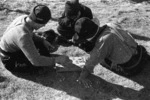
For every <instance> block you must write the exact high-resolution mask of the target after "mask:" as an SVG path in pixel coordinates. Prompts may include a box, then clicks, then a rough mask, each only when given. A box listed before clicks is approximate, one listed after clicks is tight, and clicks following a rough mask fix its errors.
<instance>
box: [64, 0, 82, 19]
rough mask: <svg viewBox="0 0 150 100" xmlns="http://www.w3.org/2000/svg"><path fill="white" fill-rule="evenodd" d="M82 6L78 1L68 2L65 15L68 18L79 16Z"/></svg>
mask: <svg viewBox="0 0 150 100" xmlns="http://www.w3.org/2000/svg"><path fill="white" fill-rule="evenodd" d="M79 10H80V4H79V1H78V0H71V1H67V2H66V4H65V15H66V16H67V17H73V16H78V12H79Z"/></svg>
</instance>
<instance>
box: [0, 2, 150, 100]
mask: <svg viewBox="0 0 150 100" xmlns="http://www.w3.org/2000/svg"><path fill="white" fill-rule="evenodd" d="M65 1H66V0H1V1H0V27H1V28H0V31H1V34H0V35H2V34H3V32H4V30H5V29H6V27H7V26H8V24H9V23H10V22H11V21H12V20H13V19H14V18H15V17H16V16H19V15H22V14H24V13H25V12H28V11H29V10H30V9H31V8H32V7H33V6H34V5H35V4H37V3H43V4H47V5H48V6H49V7H50V9H51V10H52V16H53V17H59V16H60V14H61V13H62V11H63V8H64V3H65ZM81 3H82V4H85V5H87V6H88V7H90V8H91V9H92V12H93V14H95V16H97V18H99V19H100V26H102V25H104V24H105V23H108V22H116V21H117V22H119V23H120V24H121V25H122V26H123V27H124V28H125V29H126V30H129V31H130V32H132V33H133V34H135V38H136V41H137V42H138V43H139V44H141V45H143V46H145V48H146V49H147V51H148V52H150V44H149V43H150V42H149V41H150V3H149V2H148V0H81ZM6 8H7V9H6ZM57 25H58V24H57V22H53V21H50V22H49V23H48V24H47V25H46V26H45V27H44V28H42V29H41V30H46V29H50V28H51V29H54V30H56V27H57ZM137 35H138V36H137ZM56 53H59V54H65V55H68V56H71V57H72V59H73V61H74V62H76V63H77V64H78V65H82V64H84V62H85V57H87V56H88V54H86V53H85V52H83V51H82V50H80V49H78V48H76V47H60V48H59V50H58V51H57V52H56ZM149 66H150V63H148V64H146V65H143V67H145V69H144V70H143V71H142V72H141V73H140V74H138V75H137V76H134V77H131V78H125V77H122V76H119V75H117V74H115V73H113V72H111V71H109V70H107V69H105V68H103V67H102V66H101V65H99V64H98V65H97V66H96V67H95V72H94V74H92V75H90V76H89V79H90V80H91V81H92V84H93V85H92V87H91V88H85V87H84V86H83V85H80V84H78V83H77V82H76V79H77V78H78V77H79V72H64V73H56V72H54V71H50V70H48V73H43V74H31V73H30V74H29V73H12V72H9V71H7V70H6V69H5V68H4V66H3V65H2V64H1V67H0V100H150V85H149V84H150V67H149Z"/></svg>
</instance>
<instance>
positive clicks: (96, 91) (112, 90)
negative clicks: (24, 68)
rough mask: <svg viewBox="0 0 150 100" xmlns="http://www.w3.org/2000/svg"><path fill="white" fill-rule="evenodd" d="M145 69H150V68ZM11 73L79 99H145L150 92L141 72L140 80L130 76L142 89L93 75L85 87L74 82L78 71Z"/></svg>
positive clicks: (148, 82) (147, 82)
mask: <svg viewBox="0 0 150 100" xmlns="http://www.w3.org/2000/svg"><path fill="white" fill-rule="evenodd" d="M146 70H148V71H150V68H148V69H146ZM144 73H145V72H144ZM13 74H14V75H15V76H17V77H20V78H24V79H27V80H30V81H33V82H36V83H39V84H42V85H44V86H46V87H51V88H54V89H57V90H61V91H64V92H66V93H67V94H68V95H71V96H74V97H77V98H80V99H81V100H100V98H102V97H101V96H102V95H103V94H105V95H107V96H105V98H106V99H107V100H112V99H113V98H121V99H124V100H133V99H138V100H147V99H145V98H149V97H148V93H150V90H149V84H150V81H147V80H146V79H145V78H144V77H145V75H144V74H143V73H142V74H141V75H139V77H140V78H142V79H141V80H139V79H138V76H137V77H135V78H134V77H133V78H131V79H132V80H134V81H136V82H138V83H139V84H141V85H143V86H144V89H143V90H141V91H137V90H134V89H131V88H127V87H123V86H121V85H116V84H112V83H110V82H107V81H106V80H103V79H101V78H100V77H98V76H95V75H90V76H89V79H90V80H91V81H92V87H91V88H88V89H87V88H85V87H84V86H83V85H80V84H78V83H77V82H76V79H77V78H78V77H79V74H80V72H64V73H57V72H55V71H54V70H53V71H49V72H48V73H44V74H29V73H13ZM147 74H148V76H150V74H149V73H148V72H147ZM148 76H146V77H148ZM143 96H144V97H143Z"/></svg>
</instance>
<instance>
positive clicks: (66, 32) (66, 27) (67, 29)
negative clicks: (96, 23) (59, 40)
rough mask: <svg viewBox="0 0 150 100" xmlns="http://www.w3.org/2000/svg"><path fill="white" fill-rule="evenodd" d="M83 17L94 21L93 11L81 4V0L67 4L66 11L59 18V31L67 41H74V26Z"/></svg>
mask: <svg viewBox="0 0 150 100" xmlns="http://www.w3.org/2000/svg"><path fill="white" fill-rule="evenodd" d="M81 17H87V18H89V19H93V14H92V11H91V9H90V8H89V7H87V6H85V5H82V4H81V3H79V0H71V1H67V2H66V3H65V10H64V12H63V14H62V16H61V17H60V18H59V20H58V23H59V26H58V27H57V31H58V32H59V34H61V35H62V36H63V37H64V38H65V39H66V40H70V39H72V37H73V35H74V34H75V32H74V24H75V22H76V20H78V19H79V18H81Z"/></svg>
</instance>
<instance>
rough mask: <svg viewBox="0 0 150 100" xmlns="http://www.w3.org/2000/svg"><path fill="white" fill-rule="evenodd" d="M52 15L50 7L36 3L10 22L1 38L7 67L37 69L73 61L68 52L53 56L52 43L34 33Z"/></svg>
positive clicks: (9, 68) (0, 49) (17, 69)
mask: <svg viewBox="0 0 150 100" xmlns="http://www.w3.org/2000/svg"><path fill="white" fill-rule="evenodd" d="M50 19H51V12H50V9H49V8H48V7H47V6H45V5H37V6H35V7H34V8H33V9H32V11H31V13H30V14H29V15H22V16H20V17H18V18H16V19H15V20H14V21H13V22H12V23H11V24H10V25H9V26H8V28H7V29H6V31H5V33H4V34H3V36H2V38H1V41H0V56H1V60H2V62H3V64H4V65H5V67H6V68H7V69H8V70H10V71H21V70H22V71H25V70H24V68H25V69H27V70H28V71H30V70H33V71H35V70H34V69H41V68H46V67H51V68H53V67H54V66H55V64H56V63H59V64H62V63H64V62H66V61H67V62H69V61H70V60H69V58H68V57H67V56H58V57H50V56H49V49H50V47H51V45H50V43H49V42H48V41H46V40H45V39H43V38H41V37H39V36H38V35H36V34H34V31H35V30H38V29H39V28H41V27H43V26H45V24H46V23H47V22H48V21H49V20H50ZM39 51H40V52H39Z"/></svg>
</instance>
